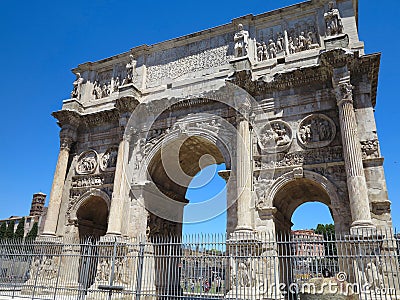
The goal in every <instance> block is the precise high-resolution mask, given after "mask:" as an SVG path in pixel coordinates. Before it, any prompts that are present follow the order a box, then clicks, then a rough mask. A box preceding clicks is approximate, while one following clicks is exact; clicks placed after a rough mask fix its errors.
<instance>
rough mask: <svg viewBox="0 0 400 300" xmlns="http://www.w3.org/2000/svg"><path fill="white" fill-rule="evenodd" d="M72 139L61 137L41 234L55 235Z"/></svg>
mask: <svg viewBox="0 0 400 300" xmlns="http://www.w3.org/2000/svg"><path fill="white" fill-rule="evenodd" d="M72 142H73V140H72V138H71V137H61V140H60V152H59V153H58V159H57V165H56V171H55V172H54V178H53V184H52V186H51V192H50V201H49V207H48V209H47V215H46V222H45V224H44V230H43V235H45V236H55V235H56V231H57V223H58V218H59V214H60V207H61V200H62V195H63V189H64V182H65V176H66V174H67V167H68V159H69V150H70V147H71V144H72Z"/></svg>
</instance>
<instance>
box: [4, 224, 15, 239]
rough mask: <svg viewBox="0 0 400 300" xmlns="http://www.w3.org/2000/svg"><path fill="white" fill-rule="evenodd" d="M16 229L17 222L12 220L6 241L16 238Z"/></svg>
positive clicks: (8, 227)
mask: <svg viewBox="0 0 400 300" xmlns="http://www.w3.org/2000/svg"><path fill="white" fill-rule="evenodd" d="M14 227H15V221H14V220H11V221H10V223H8V226H7V230H6V233H5V235H4V237H5V238H6V239H12V238H14Z"/></svg>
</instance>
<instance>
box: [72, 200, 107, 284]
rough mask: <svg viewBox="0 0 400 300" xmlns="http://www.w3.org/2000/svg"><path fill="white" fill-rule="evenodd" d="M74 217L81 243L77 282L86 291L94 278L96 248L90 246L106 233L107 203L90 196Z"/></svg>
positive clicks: (96, 259) (96, 260) (96, 257)
mask: <svg viewBox="0 0 400 300" xmlns="http://www.w3.org/2000/svg"><path fill="white" fill-rule="evenodd" d="M76 216H77V218H78V230H79V238H80V239H81V241H82V245H81V256H80V258H79V279H78V281H79V284H80V285H81V286H82V287H83V288H85V289H86V288H89V287H90V286H91V285H92V284H93V283H94V281H95V278H96V272H97V264H98V256H97V255H98V248H97V247H93V246H91V245H90V244H92V243H96V242H97V241H98V240H99V239H100V237H101V236H104V235H105V234H106V232H107V220H108V206H107V203H106V201H104V199H103V198H101V197H99V196H91V197H90V198H88V199H87V200H86V201H85V202H84V203H82V205H81V206H80V207H79V209H78V211H77V213H76Z"/></svg>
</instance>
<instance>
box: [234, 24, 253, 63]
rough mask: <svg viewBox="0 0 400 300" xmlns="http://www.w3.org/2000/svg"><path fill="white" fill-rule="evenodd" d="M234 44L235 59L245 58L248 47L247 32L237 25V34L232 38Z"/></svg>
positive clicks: (240, 25)
mask: <svg viewBox="0 0 400 300" xmlns="http://www.w3.org/2000/svg"><path fill="white" fill-rule="evenodd" d="M233 40H234V42H235V57H242V56H246V55H247V53H248V47H249V32H248V31H247V30H244V29H243V25H242V24H239V25H238V32H236V33H235V36H234V38H233Z"/></svg>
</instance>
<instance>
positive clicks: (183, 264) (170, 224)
mask: <svg viewBox="0 0 400 300" xmlns="http://www.w3.org/2000/svg"><path fill="white" fill-rule="evenodd" d="M220 147H223V146H222V145H220V144H219V142H218V141H217V140H215V141H211V140H209V139H207V138H205V137H200V136H187V135H181V136H179V137H178V138H176V139H174V140H173V141H172V142H169V143H168V144H166V145H165V146H164V147H163V148H162V149H160V150H159V151H158V152H157V153H156V154H155V156H154V157H153V159H152V161H151V163H150V165H149V167H148V171H149V175H150V176H151V180H152V182H153V183H154V186H155V187H156V189H157V191H158V195H157V193H156V192H153V193H152V195H149V196H148V197H147V199H146V198H145V205H146V209H147V211H148V215H149V217H148V221H147V228H148V235H149V238H150V240H151V241H155V244H154V252H155V255H156V257H157V258H156V259H155V262H154V268H155V273H156V274H159V275H157V277H156V280H155V285H156V289H157V290H158V292H159V293H162V294H165V295H170V294H174V295H177V294H179V295H180V294H181V293H182V292H183V291H185V288H187V287H188V283H189V281H190V280H198V278H199V276H200V275H199V274H200V273H201V272H203V273H204V274H203V273H202V274H203V276H204V275H205V274H207V276H211V275H212V274H216V273H215V272H216V270H215V268H214V269H213V270H212V269H211V268H208V267H206V268H193V265H190V264H193V263H194V264H196V266H197V265H198V262H197V261H196V262H193V261H191V262H189V261H187V260H186V259H185V253H187V251H189V252H191V251H199V249H192V247H194V245H195V244H196V242H199V241H196V240H192V243H190V242H189V241H185V240H183V241H182V227H183V224H184V222H185V221H187V222H188V223H192V224H196V223H197V224H201V223H203V222H204V221H208V220H211V219H213V218H215V217H216V216H218V215H220V214H221V213H223V212H224V211H226V196H225V197H224V193H223V192H222V193H220V194H222V196H221V195H220V196H219V197H218V192H217V194H216V193H215V191H214V190H213V188H214V187H215V182H214V180H218V183H217V185H219V186H220V185H221V181H220V180H219V179H218V178H217V177H218V170H221V169H223V168H224V167H225V163H226V160H228V161H230V158H228V159H225V157H224V156H223V154H222V151H220V149H221V148H220ZM199 173H200V175H199V176H197V177H196V175H198V174H199ZM221 180H222V181H224V180H223V179H222V178H221ZM222 185H223V186H224V185H225V183H222ZM222 189H223V188H222ZM188 190H189V192H188ZM193 191H194V192H195V194H197V195H195V196H194V198H193V194H191V193H192V192H193ZM199 191H200V193H199ZM207 194H208V195H207ZM210 196H211V197H210ZM212 196H216V197H212ZM188 198H189V199H188ZM190 198H192V200H193V202H192V203H190ZM191 205H192V206H193V208H192V213H190V210H191ZM185 206H186V207H188V210H189V212H188V213H187V216H186V219H185V218H184V210H185ZM219 212H220V213H219ZM222 222H225V224H224V226H225V227H226V219H225V220H223V221H222ZM200 226H201V225H200ZM210 230H211V231H212V230H213V228H208V231H209V232H210ZM197 233H201V232H197ZM160 236H161V240H164V241H165V240H166V239H169V238H170V237H171V236H175V238H173V237H172V239H173V242H172V243H171V244H169V246H168V247H165V246H163V245H165V244H159V243H157V241H159V240H160ZM180 241H182V243H180ZM193 241H194V243H193ZM167 248H168V249H167ZM203 250H204V249H203ZM171 253H175V254H174V255H173V257H172V258H171V257H169V256H170V254H171ZM213 271H214V273H212V272H213ZM197 272H200V273H199V274H197ZM220 273H221V272H220ZM210 278H211V277H210ZM181 282H186V283H187V285H186V286H185V285H184V284H183V285H182V286H181Z"/></svg>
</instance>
